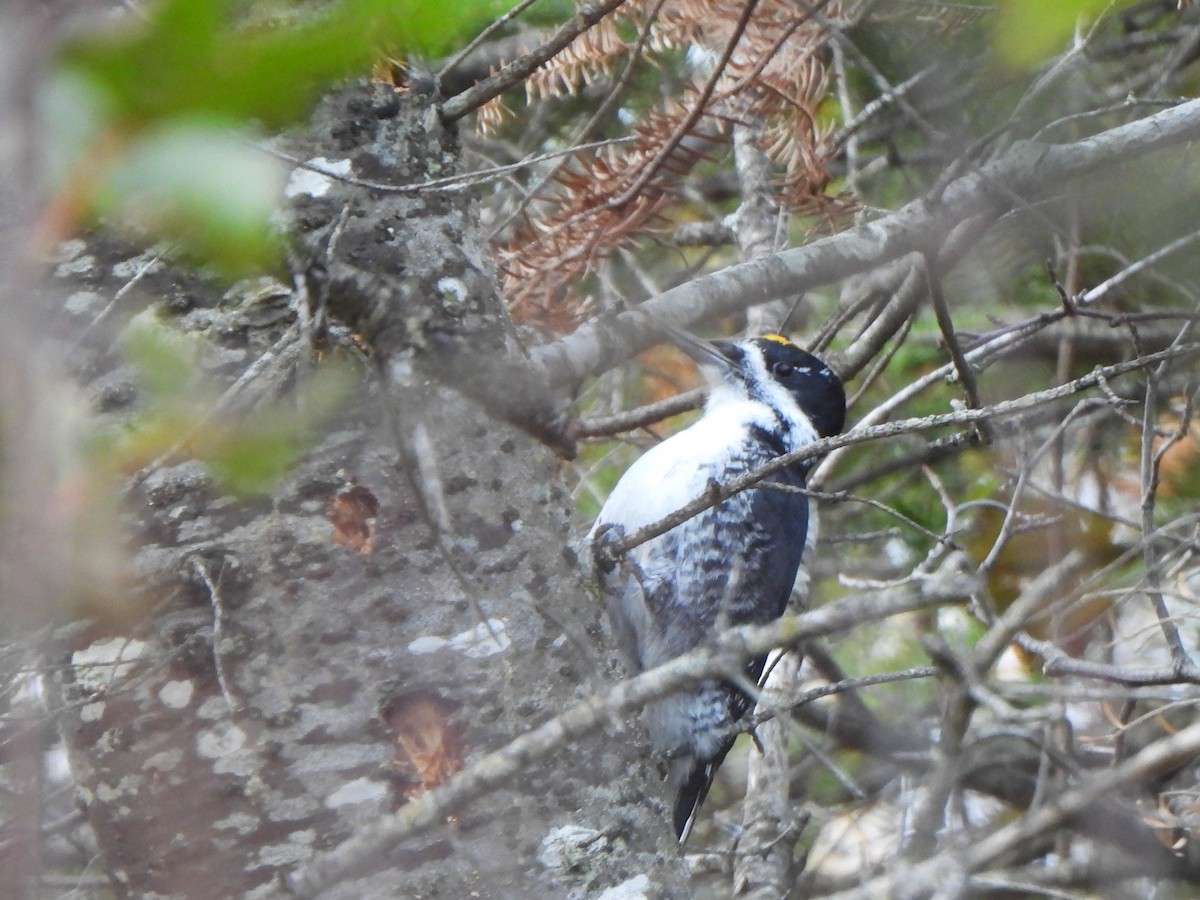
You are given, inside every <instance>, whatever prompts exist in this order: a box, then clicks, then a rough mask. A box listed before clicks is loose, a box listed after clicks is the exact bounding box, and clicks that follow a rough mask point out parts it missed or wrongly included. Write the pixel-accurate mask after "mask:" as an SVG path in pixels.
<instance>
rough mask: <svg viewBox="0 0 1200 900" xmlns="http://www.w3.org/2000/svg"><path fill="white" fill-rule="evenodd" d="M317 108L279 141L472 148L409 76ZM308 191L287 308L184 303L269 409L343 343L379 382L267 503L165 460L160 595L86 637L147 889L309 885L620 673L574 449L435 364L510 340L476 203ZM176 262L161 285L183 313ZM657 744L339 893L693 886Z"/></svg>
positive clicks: (155, 527) (553, 778) (590, 758)
mask: <svg viewBox="0 0 1200 900" xmlns="http://www.w3.org/2000/svg"><path fill="white" fill-rule="evenodd" d="M314 121H315V124H314V126H313V128H312V130H311V131H310V132H308V133H305V134H304V135H300V136H293V137H290V138H287V139H285V140H281V141H280V142H279V147H280V148H282V149H283V150H285V151H286V152H290V153H295V154H296V155H297V156H298V157H299V158H300V159H316V158H318V157H320V158H321V160H320V161H319V162H317V163H316V165H319V166H321V167H324V168H326V169H331V170H333V171H337V172H340V173H343V174H345V175H347V176H349V177H351V178H353V179H358V180H359V181H360V182H375V183H380V182H388V183H392V184H397V185H399V184H405V183H414V182H420V181H422V180H425V179H427V178H429V177H432V176H433V175H434V174H436V175H445V174H447V173H448V172H449V171H452V170H453V167H454V164H455V159H454V145H453V140H452V135H450V134H448V133H446V132H445V131H444V130H442V128H441V126H440V125H439V124H438V122H437V120H436V117H435V116H433V115H432V114H431V113H430V112H429V110H427V109H425V108H423V107H422V105H421V102H420V100H419V99H417V100H409V101H405V102H403V103H401V102H400V101H399V100H398V99H397V95H396V94H395V93H394V92H393V91H392V90H391V89H390V88H385V87H383V86H378V85H375V86H368V85H358V86H354V87H352V88H348V89H346V90H344V91H342V92H340V93H339V94H338V95H336V96H335V97H333V98H330V99H329V100H327V101H326V102H325V103H324V104H323V105H322V107H321V108H320V110H319V111H318V114H317V116H316V118H315V120H314ZM289 194H290V198H291V214H290V215H291V220H292V223H293V225H294V229H295V233H296V234H297V235H298V240H297V244H296V246H297V249H296V253H295V256H296V259H297V260H298V262H295V267H296V268H297V269H298V270H300V271H299V274H300V275H301V277H300V278H298V279H297V285H299V287H295V288H294V289H293V285H285V287H286V288H288V289H289V290H292V294H291V295H290V296H280V297H278V298H276V300H275V301H274V305H272V304H271V302H264V301H262V300H261V297H262V292H261V290H260V293H259V298H260V299H259V300H255V301H250V300H244V301H243V302H242V303H241V304H240V305H236V304H234V305H231V304H230V298H229V297H226V299H225V304H224V305H223V306H217V305H216V300H217V298H216V297H215V296H213V295H212V294H211V293H205V292H206V291H207V290H209V289H208V288H206V287H203V286H199V287H197V286H196V285H195V284H193V283H192V282H188V283H189V285H190V286H189V287H188V288H187V289H186V291H184V292H185V293H186V294H187V299H186V302H175V303H173V304H168V309H167V310H166V311H165V312H162V313H161V314H160V316H159V318H160V320H161V321H162V322H163V323H165V324H166V325H168V326H169V327H171V328H175V329H178V330H179V331H181V332H188V333H192V334H194V335H195V336H196V337H197V339H198V340H199V341H200V343H201V345H202V350H201V354H202V365H203V366H204V367H205V368H206V369H208V370H209V371H210V372H212V373H213V375H214V377H219V378H224V379H225V380H226V382H228V383H232V382H233V381H234V380H236V379H237V378H245V376H246V373H247V372H248V371H250V372H251V374H250V377H249V379H247V380H245V381H244V382H243V386H242V388H239V391H238V394H237V396H238V398H239V400H240V402H241V403H242V405H243V406H252V403H251V401H249V400H246V399H245V397H247V396H250V397H257V398H259V399H261V397H262V396H264V395H276V396H279V395H283V396H286V388H285V387H280V386H281V385H283V386H286V385H287V384H289V383H290V382H292V381H294V380H297V379H302V378H303V377H305V372H306V369H311V368H319V367H320V366H321V365H323V364H324V363H323V362H322V361H321V356H322V354H321V353H319V352H316V351H313V350H312V348H313V346H314V344H315V345H316V346H317V348H318V350H319V349H320V348H321V347H322V346H327V347H330V348H333V347H334V345H336V344H338V343H339V342H340V343H341V344H343V345H350V344H353V343H358V344H361V345H365V346H366V347H367V354H366V360H365V361H364V362H362V363H360V364H359V365H358V368H357V370H356V371H357V372H358V373H359V375H360V378H359V381H358V382H357V383H356V385H355V387H354V388H353V389H352V391H351V392H350V394H349V395H348V396H347V397H346V399H345V400H344V402H343V403H342V404H341V406H342V408H341V409H340V410H339V412H338V414H337V415H336V416H334V417H333V418H332V420H327V421H326V423H325V425H324V427H323V429H322V431H321V433H320V434H319V435H318V437H317V439H316V441H315V446H314V447H313V448H312V449H311V450H310V451H309V452H308V453H307V454H306V455H305V457H304V458H303V460H302V461H301V462H300V463H299V464H298V465H297V466H296V467H295V468H294V469H293V470H292V471H291V472H290V474H289V475H288V476H287V477H286V478H285V480H284V481H283V482H282V484H280V485H279V486H278V487H277V488H276V489H275V490H274V491H273V492H272V493H271V495H270V496H269V497H267V498H262V499H257V500H245V499H235V498H232V497H229V496H225V495H224V494H223V492H222V490H221V489H220V487H219V485H218V483H217V482H216V481H214V479H213V478H212V477H211V476H210V474H209V472H208V471H207V470H206V468H205V467H204V466H203V465H202V464H201V463H199V462H196V461H193V460H188V459H184V458H180V457H176V458H172V459H170V460H164V461H160V462H159V463H157V464H155V465H152V466H150V467H148V468H147V469H145V470H143V471H142V472H140V473H139V474H138V476H137V477H135V478H134V479H133V480H132V481H131V482H130V487H129V489H128V492H127V498H126V499H127V503H128V519H129V520H130V522H131V523H132V529H131V530H132V531H133V532H135V533H136V534H137V536H138V537H137V541H138V543H137V546H136V548H135V550H134V554H135V555H134V563H135V567H136V569H137V572H138V574H139V577H140V578H141V585H140V587H139V591H140V592H141V593H142V594H144V595H145V596H147V597H149V598H150V599H151V600H152V601H153V602H152V603H150V604H148V609H149V611H148V612H147V614H146V615H145V616H144V617H143V618H142V619H141V621H138V622H137V623H135V624H133V625H129V626H128V627H125V628H123V629H114V628H111V627H110V628H108V629H107V630H106V631H103V632H101V631H93V632H90V633H89V634H87V635H86V636H85V637H84V638H83V639H81V640H77V641H76V642H75V643H74V644H73V645H72V646H69V647H64V648H62V651H61V652H62V656H63V657H64V659H63V660H61V661H65V662H67V663H69V664H68V665H66V666H65V667H63V669H62V670H61V671H62V675H61V676H60V679H59V682H58V686H57V690H58V694H59V696H60V697H61V700H62V701H63V703H62V708H61V714H60V722H61V725H62V732H63V734H64V737H65V739H66V742H67V744H68V747H69V753H70V760H71V765H72V768H73V772H74V775H75V777H76V779H77V780H78V782H79V785H80V787H81V789H82V791H83V794H84V798H85V801H86V806H87V811H88V815H89V817H90V819H91V822H92V824H93V826H94V829H95V832H96V835H97V838H98V840H99V842H100V846H101V848H102V851H103V857H104V859H103V864H104V866H105V867H106V869H107V870H108V871H109V873H110V874H111V876H112V877H113V879H114V880H115V882H116V883H117V884H118V885H120V886H121V888H122V890H123V891H124V893H126V894H127V895H129V896H138V897H142V896H148V895H166V896H181V897H234V896H253V897H260V896H262V897H266V896H276V895H281V894H282V893H284V892H285V887H284V884H285V880H286V878H287V876H288V875H289V874H291V873H293V872H295V871H296V870H297V868H298V867H301V866H303V865H305V864H306V863H307V862H309V861H310V860H311V859H313V858H314V857H315V856H316V855H318V854H322V853H326V852H329V851H333V850H335V849H336V848H337V847H338V845H339V844H340V843H341V842H342V841H344V840H345V839H347V838H348V837H350V836H351V835H353V834H354V833H355V832H356V830H357V829H359V828H361V827H362V826H363V825H365V824H367V823H371V822H373V821H375V820H377V819H378V818H379V817H380V816H383V815H385V814H388V813H390V812H392V811H394V810H396V809H397V808H398V807H399V806H400V805H402V804H403V803H405V802H406V800H407V799H408V798H409V797H411V796H413V795H416V794H419V793H421V792H423V791H425V790H428V789H429V788H430V787H432V786H434V785H436V784H438V783H439V782H440V781H441V780H443V779H444V778H445V777H447V776H448V775H449V774H452V773H453V772H455V771H457V770H459V769H461V768H463V767H464V766H466V767H469V766H470V765H471V764H472V762H473V761H474V760H475V759H477V758H478V757H479V756H480V755H481V754H482V753H484V752H485V751H490V750H494V749H497V748H499V747H501V746H503V745H504V744H505V743H506V742H507V741H509V740H510V739H512V738H513V737H515V736H517V735H519V734H521V733H522V732H524V731H525V730H527V729H529V728H530V727H532V726H533V725H536V724H538V723H540V722H542V721H544V720H546V719H547V718H549V717H551V716H553V715H555V714H556V713H557V712H559V711H561V710H562V709H564V708H565V707H566V706H567V705H568V704H571V703H573V702H577V701H578V700H579V699H581V698H583V697H585V696H587V695H588V694H590V693H592V692H593V691H594V690H596V689H597V688H598V687H600V686H601V685H602V684H603V683H604V682H605V680H607V679H610V678H611V677H612V674H611V673H612V670H611V668H610V666H609V660H608V656H607V654H606V651H605V647H604V645H605V641H604V639H603V635H602V628H601V625H600V615H599V606H598V604H597V603H595V602H594V598H593V596H592V594H591V592H590V591H589V589H588V586H587V584H586V583H585V580H584V578H583V576H582V575H581V572H580V568H579V566H578V564H577V561H576V559H575V557H574V554H573V552H572V549H571V541H572V534H571V519H570V510H569V497H568V496H567V494H566V493H565V492H564V490H563V489H562V487H561V486H560V484H559V481H558V478H557V477H556V466H557V465H558V461H557V460H556V458H555V456H554V454H553V453H552V452H550V451H549V450H548V449H547V448H546V447H545V446H544V445H543V444H541V443H539V442H538V441H536V440H534V439H533V438H531V437H529V436H528V435H527V434H526V433H525V432H524V431H521V430H518V429H516V428H514V427H513V426H511V425H508V424H505V423H502V422H500V421H498V420H497V419H495V418H492V417H490V416H489V415H488V412H487V410H486V409H484V408H482V407H481V406H480V405H479V404H478V403H477V402H475V401H471V400H467V399H464V397H463V395H462V394H461V393H460V392H458V391H456V390H454V389H453V388H452V387H451V386H447V385H445V384H439V383H436V382H435V381H433V380H431V379H430V378H428V377H427V376H425V375H422V374H421V373H422V372H423V371H426V370H427V366H433V367H437V363H438V362H439V361H438V360H437V359H431V357H437V356H439V355H442V356H444V355H446V354H461V355H466V358H459V359H457V360H456V361H455V363H454V365H453V366H452V367H451V368H453V370H454V371H455V372H459V373H462V372H470V371H471V369H472V365H471V363H472V359H471V357H470V354H482V355H481V356H480V357H479V362H480V366H479V370H480V371H484V370H485V369H486V366H485V365H484V363H486V362H487V360H486V359H484V356H483V355H487V354H494V355H495V356H496V357H499V356H500V355H502V354H503V353H504V352H505V340H506V338H505V330H504V327H503V326H504V323H503V322H502V320H501V315H502V314H501V313H500V312H499V311H498V310H499V305H498V303H497V301H496V297H495V294H494V290H495V289H494V284H493V280H492V278H491V275H490V273H489V270H488V267H487V265H486V264H485V262H484V260H485V259H486V253H485V252H484V248H483V245H482V242H481V240H480V238H479V237H478V235H477V233H476V225H475V222H474V217H475V210H474V208H473V206H472V204H471V203H470V202H469V201H468V200H467V199H466V198H465V197H464V195H463V194H461V193H439V192H433V191H426V192H407V193H406V192H403V191H397V192H391V191H384V190H380V189H370V188H368V187H365V186H363V184H361V183H359V184H352V183H347V182H345V181H339V180H336V179H330V178H327V177H322V176H320V175H316V174H315V173H313V172H311V171H308V170H305V169H298V170H297V172H296V173H295V175H294V177H293V181H292V184H291V185H290V188H289ZM96 241H97V243H96V245H95V246H96V247H99V246H102V241H101V239H99V238H97V239H96ZM85 251H88V252H85ZM74 253H75V257H74V258H75V260H76V262H77V264H76V265H75V266H74V267H72V268H71V271H70V277H71V278H74V279H76V280H82V281H85V282H88V284H89V289H90V290H92V291H93V292H94V293H96V294H98V295H99V296H101V298H103V296H105V294H106V292H107V291H109V290H111V289H112V288H113V286H114V285H116V286H119V285H120V281H113V278H114V277H115V275H114V273H113V272H112V271H111V269H112V266H111V260H106V259H105V257H104V254H103V252H102V251H97V250H95V248H94V247H84V248H81V247H78V246H77V247H76V248H75V250H74ZM88 256H90V257H91V260H90V261H89V260H87V259H86V257H88ZM173 277H174V275H173V273H171V272H170V271H169V270H163V271H159V272H158V274H157V275H156V277H155V279H148V280H147V281H146V282H145V283H144V284H143V286H142V287H143V289H144V290H146V291H147V292H151V293H152V294H153V295H154V296H157V297H158V298H160V299H168V298H170V297H172V296H175V298H176V300H177V301H178V295H179V293H180V292H181V291H183V288H180V287H179V284H181V283H182V282H172V280H171V279H172V278H173ZM180 277H182V276H180ZM172 285H175V286H174V287H173V286H172ZM268 294H269V292H268ZM235 299H236V298H235ZM289 303H290V305H289ZM172 309H174V310H175V311H171V310H172ZM297 317H298V318H297ZM467 348H470V349H467ZM342 352H343V354H345V353H346V351H344V350H343V351H342ZM268 353H270V354H271V355H264V354H268ZM331 353H332V350H331ZM99 358H100V359H102V360H104V361H105V362H104V363H103V364H100V363H98V364H97V366H95V367H93V371H89V373H88V374H87V377H88V378H89V379H91V380H92V385H91V390H92V394H93V396H94V397H100V398H107V399H105V400H104V401H103V402H101V403H100V406H101V407H102V408H103V409H104V410H105V411H106V412H105V415H107V416H109V417H120V416H122V415H128V414H130V413H131V411H135V410H136V409H137V405H138V397H137V393H136V390H134V389H132V388H130V387H129V385H128V384H127V381H128V379H124V380H123V379H122V375H121V373H122V371H123V370H122V369H121V367H120V363H119V362H118V361H117V360H116V357H115V356H112V355H110V354H108V355H106V354H103V353H102V354H100V355H99ZM252 365H257V368H255V369H253V370H251V366H252ZM255 383H259V384H265V385H267V387H265V388H263V389H262V390H260V391H258V392H257V393H256V391H255V388H254V384H255ZM114 385H118V386H117V387H114ZM302 413H303V410H298V411H297V414H298V415H300V414H302ZM638 741H639V738H638V737H637V732H636V730H625V731H622V732H619V733H617V734H616V737H615V739H614V737H613V735H612V734H609V735H597V737H596V739H595V740H593V741H589V742H586V743H584V744H582V745H578V746H571V747H566V748H563V750H562V751H560V752H558V753H556V754H554V755H552V756H551V757H550V759H549V760H548V761H547V762H546V763H544V764H539V765H538V766H537V768H531V769H530V770H528V771H526V772H524V773H523V775H522V777H520V778H519V779H517V780H514V781H513V782H511V783H509V784H507V785H506V786H504V787H503V788H502V789H501V790H499V791H496V792H493V793H491V794H489V795H487V796H485V797H483V798H482V799H480V800H479V801H477V802H475V803H473V804H472V805H470V806H469V807H467V808H462V809H458V810H456V811H455V812H454V814H453V815H452V816H450V817H448V819H447V821H446V822H445V823H444V824H443V825H442V826H440V827H439V828H437V829H434V830H432V831H426V832H423V833H422V834H420V835H419V836H416V837H414V838H412V839H410V840H408V841H406V842H403V843H402V844H401V845H400V846H397V847H395V848H392V849H391V850H390V852H388V853H386V854H383V855H381V856H380V858H378V859H376V860H374V861H373V864H372V865H371V867H370V868H369V869H364V870H360V871H356V872H354V873H352V874H351V875H349V876H348V877H347V878H345V879H344V880H342V882H341V883H339V884H338V885H336V886H334V887H333V888H332V889H331V890H330V891H329V892H328V893H327V894H326V896H343V897H360V898H361V897H398V896H442V897H465V896H482V897H493V896H494V897H509V896H522V895H523V896H564V895H566V894H567V893H568V892H569V891H571V890H578V889H586V890H600V889H603V888H606V887H609V886H612V885H614V884H618V883H622V882H626V883H628V882H629V880H630V879H636V880H635V882H634V883H635V884H641V885H645V886H646V887H647V889H648V890H649V891H651V892H653V891H654V890H655V887H654V886H656V887H657V891H658V892H660V893H661V894H662V895H668V896H669V895H677V894H678V893H679V892H680V891H682V890H683V889H684V887H683V886H684V885H685V883H686V881H685V878H686V876H685V874H684V873H683V871H682V869H681V867H680V866H679V863H678V861H677V856H676V855H675V854H674V853H673V851H672V849H671V846H670V844H671V842H670V837H669V833H668V829H667V827H666V825H665V818H660V816H659V814H658V810H656V808H655V804H656V802H657V800H656V799H654V798H653V797H651V796H648V795H647V793H646V792H644V791H643V790H642V789H643V788H644V787H645V786H647V785H652V784H653V782H654V781H655V775H654V773H653V772H652V771H650V767H649V766H647V765H645V764H644V763H641V762H639V761H638V760H639V759H640V748H639V747H638V746H637V745H638ZM652 793H653V791H651V794H652ZM572 835H574V836H575V837H572ZM579 835H586V836H587V839H586V840H584V839H581V838H579Z"/></svg>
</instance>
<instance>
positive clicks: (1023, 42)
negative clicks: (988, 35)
mask: <svg viewBox="0 0 1200 900" xmlns="http://www.w3.org/2000/svg"><path fill="white" fill-rule="evenodd" d="M1129 3H1130V0H1121V2H1115V3H1114V2H1113V0H1049V2H1048V0H1002V2H1001V4H1000V18H999V21H998V22H997V24H996V35H995V42H996V49H997V51H998V52H999V53H1000V56H1001V57H1002V58H1003V59H1004V60H1006V61H1007V62H1009V63H1010V64H1012V65H1014V66H1020V67H1022V68H1024V67H1028V66H1035V65H1037V64H1039V63H1041V62H1043V61H1044V60H1045V59H1046V58H1047V57H1049V56H1051V55H1053V54H1054V53H1055V52H1057V51H1059V50H1061V49H1063V48H1064V47H1065V46H1066V45H1067V44H1069V42H1070V40H1071V36H1072V35H1073V34H1074V33H1075V29H1076V28H1077V27H1079V26H1080V25H1082V26H1084V27H1086V26H1087V25H1088V24H1090V23H1091V22H1094V21H1095V20H1096V19H1097V18H1099V17H1100V15H1101V14H1102V13H1104V12H1106V11H1108V10H1111V9H1119V8H1120V7H1123V6H1128V5H1129Z"/></svg>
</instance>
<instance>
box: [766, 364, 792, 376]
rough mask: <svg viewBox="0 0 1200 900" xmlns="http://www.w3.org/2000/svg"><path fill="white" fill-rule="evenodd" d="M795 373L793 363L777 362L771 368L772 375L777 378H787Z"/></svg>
mask: <svg viewBox="0 0 1200 900" xmlns="http://www.w3.org/2000/svg"><path fill="white" fill-rule="evenodd" d="M795 371H796V367H795V366H793V365H792V364H791V363H785V362H777V363H775V365H773V366H771V374H772V375H774V376H775V377H776V378H787V377H788V376H790V375H791V374H792V373H793V372H795Z"/></svg>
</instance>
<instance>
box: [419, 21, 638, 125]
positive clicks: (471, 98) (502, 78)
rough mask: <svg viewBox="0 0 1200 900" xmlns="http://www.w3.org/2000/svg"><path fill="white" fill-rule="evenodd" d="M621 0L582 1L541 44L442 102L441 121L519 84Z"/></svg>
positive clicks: (462, 113)
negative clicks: (493, 73) (565, 20)
mask: <svg viewBox="0 0 1200 900" xmlns="http://www.w3.org/2000/svg"><path fill="white" fill-rule="evenodd" d="M624 2H625V0H590V2H588V3H584V4H583V5H582V6H580V7H579V9H578V10H576V12H575V15H573V16H571V18H570V19H569V20H567V22H566V23H565V24H564V25H563V26H562V27H561V28H559V29H558V31H556V32H555V33H554V35H553V36H552V37H551V38H550V40H548V41H546V43H544V44H542V46H540V47H538V48H537V49H536V50H533V51H531V52H529V53H526V54H525V55H524V56H522V57H521V58H520V59H514V60H513V61H512V62H510V63H509V64H508V65H507V66H505V67H504V68H502V69H501V70H500V71H499V72H497V73H496V74H495V75H492V76H491V77H489V78H485V79H483V81H481V82H479V83H478V84H474V85H472V86H471V87H469V88H467V89H466V90H465V91H463V92H462V93H461V94H458V95H457V96H454V97H451V98H450V99H449V100H447V101H446V102H445V103H443V104H442V109H441V115H442V121H443V122H453V121H455V120H457V119H461V118H462V117H463V116H465V115H466V114H467V113H469V112H473V111H474V110H476V109H478V108H479V107H481V106H483V104H485V103H487V102H488V101H489V100H492V99H494V98H495V97H499V96H500V95H501V94H503V93H504V92H505V91H507V90H509V89H510V88H513V87H516V86H517V85H518V84H521V83H522V82H523V81H524V80H525V79H526V78H528V77H529V76H530V75H532V74H533V73H534V72H535V71H536V70H537V69H538V67H539V66H541V65H542V64H543V63H544V62H546V61H547V60H548V59H550V58H551V57H552V56H554V55H555V54H556V53H558V52H559V51H560V50H562V49H563V48H564V47H566V46H567V44H569V43H571V41H573V40H575V38H577V37H579V35H581V34H583V33H584V32H585V31H587V30H588V29H589V28H591V27H592V26H593V25H595V24H596V23H597V22H599V21H600V20H601V19H603V18H604V17H605V16H607V15H608V14H609V13H611V12H612V11H613V10H615V9H616V8H617V7H618V6H620V5H622V4H623V3H624Z"/></svg>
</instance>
